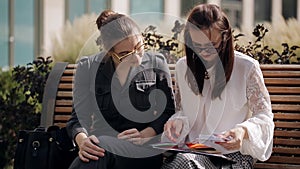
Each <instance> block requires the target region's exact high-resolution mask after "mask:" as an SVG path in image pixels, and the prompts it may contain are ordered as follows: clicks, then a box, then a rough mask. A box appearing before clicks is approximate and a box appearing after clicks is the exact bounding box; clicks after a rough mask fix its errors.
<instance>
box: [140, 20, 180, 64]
mask: <svg viewBox="0 0 300 169" xmlns="http://www.w3.org/2000/svg"><path fill="white" fill-rule="evenodd" d="M183 28H184V24H181V23H180V22H179V21H175V24H174V27H173V29H172V30H171V31H172V32H173V36H172V37H171V39H169V38H166V37H164V36H162V35H160V34H157V33H156V27H154V26H152V25H150V26H148V27H147V28H146V29H145V30H144V32H143V33H142V35H143V37H144V43H145V47H146V49H148V50H149V49H151V50H154V51H158V52H160V53H162V54H163V55H164V56H165V57H166V59H167V62H168V63H169V64H172V63H173V64H174V63H176V61H177V60H178V58H179V57H181V56H183V55H184V54H183V45H182V43H180V41H179V39H178V38H179V35H180V34H181V32H182V30H183Z"/></svg>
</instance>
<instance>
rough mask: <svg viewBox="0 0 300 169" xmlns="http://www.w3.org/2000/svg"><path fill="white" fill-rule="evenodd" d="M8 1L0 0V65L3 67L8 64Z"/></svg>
mask: <svg viewBox="0 0 300 169" xmlns="http://www.w3.org/2000/svg"><path fill="white" fill-rule="evenodd" d="M8 1H9V0H2V1H0V30H1V31H0V60H1V62H0V67H1V68H3V67H5V66H8V65H9V62H8V60H9V55H8V44H9V37H8V36H9V31H8V30H9V29H8V23H9V22H8V18H9V17H8V12H9V11H8Z"/></svg>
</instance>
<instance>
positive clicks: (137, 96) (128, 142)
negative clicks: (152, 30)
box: [67, 10, 175, 169]
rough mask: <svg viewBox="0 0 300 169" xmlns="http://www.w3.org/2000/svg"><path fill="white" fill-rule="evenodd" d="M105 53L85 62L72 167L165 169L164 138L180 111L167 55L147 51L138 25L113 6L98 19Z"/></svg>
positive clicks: (79, 72) (72, 130) (71, 127)
mask: <svg viewBox="0 0 300 169" xmlns="http://www.w3.org/2000/svg"><path fill="white" fill-rule="evenodd" d="M97 26H98V29H99V31H100V34H101V35H100V37H99V38H98V42H100V43H101V45H103V48H104V51H102V52H100V53H99V54H96V55H94V56H89V57H83V58H81V59H80V60H79V62H78V66H77V69H76V74H75V81H74V91H73V95H74V96H73V98H74V99H73V103H74V105H73V113H72V117H71V119H70V120H69V121H68V123H67V129H68V132H69V135H70V136H71V137H72V139H74V142H75V144H76V145H77V146H78V148H79V153H78V154H79V157H78V158H76V159H75V160H74V162H73V163H72V165H71V166H70V168H76V169H77V168H101V169H102V168H103V169H104V168H109V169H113V168H118V169H119V168H131V169H132V168H151V169H152V168H159V167H160V166H161V164H162V155H161V152H159V151H157V150H153V149H151V148H150V147H149V144H150V143H154V142H158V141H159V138H160V134H161V133H162V131H163V125H164V123H165V122H166V121H167V120H168V118H169V117H170V116H172V114H173V113H174V109H175V108H174V100H173V93H172V84H171V78H170V72H169V69H168V65H167V63H166V60H165V58H164V57H163V56H162V55H160V54H157V53H150V52H144V43H143V38H142V36H141V32H140V29H139V27H138V26H137V24H136V23H135V22H134V21H133V20H132V19H130V18H129V17H127V16H125V15H122V14H118V13H115V12H113V11H110V10H107V11H104V12H102V13H101V14H100V16H99V17H98V19H97Z"/></svg>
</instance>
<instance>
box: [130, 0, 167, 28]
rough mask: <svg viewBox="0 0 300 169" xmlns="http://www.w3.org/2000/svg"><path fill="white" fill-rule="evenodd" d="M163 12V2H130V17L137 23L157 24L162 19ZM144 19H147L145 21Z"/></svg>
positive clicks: (135, 0) (152, 0)
mask: <svg viewBox="0 0 300 169" xmlns="http://www.w3.org/2000/svg"><path fill="white" fill-rule="evenodd" d="M163 11H164V1H163V0H151V1H141V0H130V15H132V17H133V18H134V19H135V20H136V21H137V22H138V23H145V22H148V23H152V22H159V21H161V20H162V19H163ZM149 12H150V13H151V14H150V13H149ZM137 14H138V15H137ZM145 17H147V18H146V19H145Z"/></svg>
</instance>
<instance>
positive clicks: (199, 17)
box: [184, 4, 234, 98]
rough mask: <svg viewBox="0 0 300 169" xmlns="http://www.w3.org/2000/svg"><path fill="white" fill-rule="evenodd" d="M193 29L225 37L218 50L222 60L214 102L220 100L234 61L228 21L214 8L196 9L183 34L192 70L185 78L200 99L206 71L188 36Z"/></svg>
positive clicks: (187, 57) (217, 72) (188, 63)
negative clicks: (211, 30)
mask: <svg viewBox="0 0 300 169" xmlns="http://www.w3.org/2000/svg"><path fill="white" fill-rule="evenodd" d="M191 26H194V27H197V28H198V29H200V30H205V29H208V30H210V29H211V28H215V29H217V30H219V31H220V33H221V35H222V42H221V44H220V49H219V50H218V55H219V58H220V60H219V61H218V62H217V66H216V77H215V84H214V88H213V91H212V98H216V97H220V95H221V93H222V91H223V90H224V88H225V85H226V83H227V82H228V81H229V79H230V76H231V72H232V68H233V61H234V50H233V38H232V30H231V26H230V24H229V20H228V18H227V16H226V15H225V14H224V13H223V12H222V11H221V9H220V7H218V6H217V5H213V4H201V5H197V6H195V7H194V8H193V9H192V10H191V12H190V13H189V15H188V19H187V24H186V27H185V30H184V41H185V52H186V59H187V65H188V68H189V69H188V70H187V72H186V78H187V81H188V83H189V85H190V87H191V89H192V91H193V92H194V93H195V94H196V95H198V94H202V90H203V84H204V78H205V74H206V73H207V70H206V68H205V65H204V63H203V61H202V60H201V59H200V56H198V54H197V53H195V52H194V51H193V50H192V48H191V47H192V40H191V37H190V33H189V28H190V27H191ZM224 74H225V76H224Z"/></svg>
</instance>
